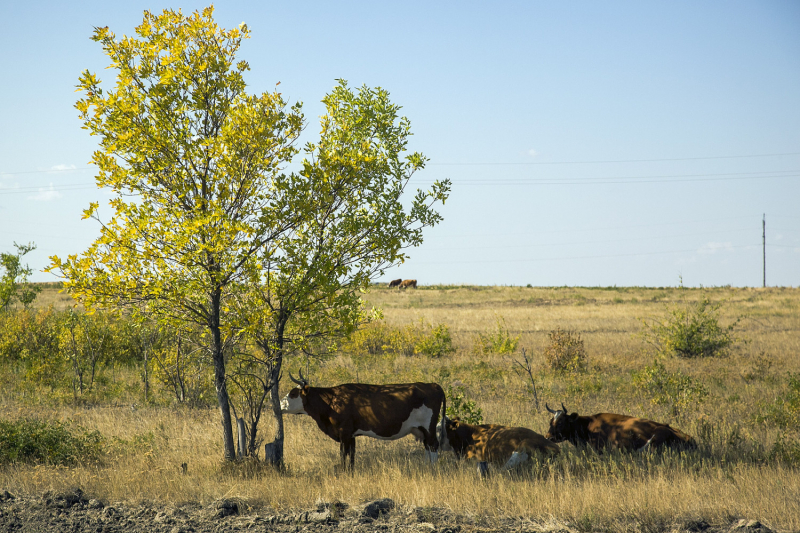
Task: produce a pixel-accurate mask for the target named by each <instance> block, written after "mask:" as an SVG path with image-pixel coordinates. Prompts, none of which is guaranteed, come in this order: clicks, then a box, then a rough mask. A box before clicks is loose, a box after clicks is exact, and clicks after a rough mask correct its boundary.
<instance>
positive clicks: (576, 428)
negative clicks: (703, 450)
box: [544, 403, 697, 451]
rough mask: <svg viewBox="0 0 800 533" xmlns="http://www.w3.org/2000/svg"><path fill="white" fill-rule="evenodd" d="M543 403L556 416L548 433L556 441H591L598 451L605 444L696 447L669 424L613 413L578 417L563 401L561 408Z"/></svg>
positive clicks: (642, 448)
mask: <svg viewBox="0 0 800 533" xmlns="http://www.w3.org/2000/svg"><path fill="white" fill-rule="evenodd" d="M544 405H545V407H546V408H547V410H548V411H549V412H550V413H551V414H552V415H553V418H552V419H551V420H550V430H549V431H548V432H547V435H546V437H547V438H548V439H550V440H551V441H553V442H563V441H565V440H568V441H570V442H571V443H572V444H575V445H576V446H577V445H579V444H588V445H590V446H591V447H593V448H594V449H595V450H598V451H600V450H602V449H603V448H606V447H610V448H619V449H624V450H638V451H646V450H648V449H651V448H659V447H661V446H667V447H670V448H685V449H691V448H696V447H697V445H696V444H695V441H694V439H693V438H692V437H690V436H689V435H687V434H686V433H683V432H682V431H679V430H677V429H675V428H672V427H670V426H669V425H668V424H661V423H659V422H653V421H652V420H648V419H646V418H635V417H633V416H627V415H618V414H614V413H598V414H596V415H592V416H579V415H578V413H572V414H567V408H566V407H564V404H563V403H562V404H561V409H559V410H553V409H550V406H549V405H547V404H544Z"/></svg>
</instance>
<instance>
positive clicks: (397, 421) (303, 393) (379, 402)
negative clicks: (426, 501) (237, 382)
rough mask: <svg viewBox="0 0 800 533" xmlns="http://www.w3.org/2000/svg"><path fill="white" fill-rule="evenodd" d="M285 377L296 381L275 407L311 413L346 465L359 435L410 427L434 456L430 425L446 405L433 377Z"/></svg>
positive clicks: (397, 432) (386, 435)
mask: <svg viewBox="0 0 800 533" xmlns="http://www.w3.org/2000/svg"><path fill="white" fill-rule="evenodd" d="M289 377H290V378H291V380H292V381H293V382H295V383H297V385H298V387H296V388H294V389H292V390H291V391H290V392H289V394H287V395H286V397H284V398H283V400H281V411H282V412H284V413H288V414H296V415H309V416H310V417H311V418H313V419H314V421H315V422H316V423H317V425H318V426H319V429H321V430H322V431H323V432H324V433H325V434H326V435H327V436H329V437H330V438H332V439H333V440H335V441H336V442H338V443H339V451H340V454H341V460H342V466H343V467H345V468H347V467H348V464H347V458H348V457H350V464H349V467H350V468H351V469H352V468H353V465H354V463H355V457H356V437H358V436H359V435H366V436H368V437H372V438H375V439H382V440H395V439H401V438H403V437H405V436H406V435H408V434H409V433H410V434H412V435H414V436H415V437H416V438H417V439H418V440H421V441H422V442H423V444H424V446H425V455H426V457H427V458H428V460H430V462H431V463H435V462H436V459H437V458H438V451H439V441H438V440H437V438H436V433H437V429H436V426H437V424H438V422H439V413H440V412H443V410H444V409H445V408H446V406H447V403H446V399H445V396H444V391H443V390H442V387H440V386H439V385H438V384H437V383H401V384H395V385H367V384H363V383H345V384H343V385H337V386H336V387H311V386H309V384H308V381H307V380H306V379H305V378H304V377H303V373H302V371H301V372H300V379H295V378H294V377H293V376H292V375H291V374H289ZM442 422H444V419H443V420H442ZM439 431H440V432H441V431H442V429H441V428H440V430H439Z"/></svg>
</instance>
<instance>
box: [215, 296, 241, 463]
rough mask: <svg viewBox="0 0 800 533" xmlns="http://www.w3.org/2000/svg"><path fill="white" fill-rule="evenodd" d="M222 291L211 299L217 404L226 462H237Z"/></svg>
mask: <svg viewBox="0 0 800 533" xmlns="http://www.w3.org/2000/svg"><path fill="white" fill-rule="evenodd" d="M220 303H221V291H220V290H219V289H217V290H216V291H215V292H214V293H213V295H212V298H211V313H212V315H211V333H212V334H213V336H214V347H213V349H214V354H213V357H214V387H215V388H216V389H217V403H218V404H219V411H220V414H221V415H222V439H223V442H224V445H225V460H226V461H235V460H236V447H235V445H234V443H233V424H232V422H231V404H230V399H229V397H228V385H227V380H226V379H225V378H226V376H225V354H224V353H223V350H222V332H221V331H220V326H219V324H220V307H221V305H220Z"/></svg>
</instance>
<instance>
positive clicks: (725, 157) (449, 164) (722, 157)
mask: <svg viewBox="0 0 800 533" xmlns="http://www.w3.org/2000/svg"><path fill="white" fill-rule="evenodd" d="M787 155H800V152H781V153H774V154H749V155H716V156H702V157H664V158H655V159H598V160H594V161H527V162H520V163H428V166H503V165H509V166H516V165H522V166H526V165H588V164H597V163H654V162H660V161H704V160H712V159H745V158H755V157H779V156H787ZM91 169H92V167H78V168H58V169H50V170H22V171H19V172H0V176H9V175H15V174H40V173H51V172H74V171H83V170H91Z"/></svg>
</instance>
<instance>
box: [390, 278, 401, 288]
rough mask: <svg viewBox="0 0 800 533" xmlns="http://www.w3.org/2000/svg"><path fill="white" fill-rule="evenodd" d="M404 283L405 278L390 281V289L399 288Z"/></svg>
mask: <svg viewBox="0 0 800 533" xmlns="http://www.w3.org/2000/svg"><path fill="white" fill-rule="evenodd" d="M402 282H403V278H397V279H393V280H392V281H390V282H389V287H390V288H391V287H397V286H399V285H400V284H401V283H402Z"/></svg>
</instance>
